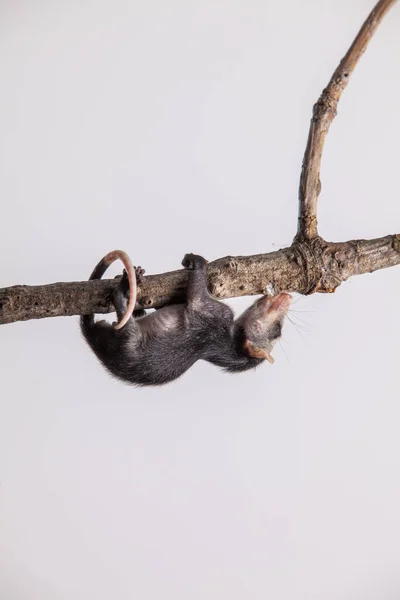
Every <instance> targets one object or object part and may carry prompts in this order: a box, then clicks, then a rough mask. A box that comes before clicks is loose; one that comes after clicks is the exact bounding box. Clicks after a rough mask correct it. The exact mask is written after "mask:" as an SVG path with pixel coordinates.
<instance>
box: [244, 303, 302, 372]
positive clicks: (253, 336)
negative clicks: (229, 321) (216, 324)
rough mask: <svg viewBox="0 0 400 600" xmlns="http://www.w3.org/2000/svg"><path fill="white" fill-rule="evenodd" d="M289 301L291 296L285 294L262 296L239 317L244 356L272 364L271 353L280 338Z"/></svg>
mask: <svg viewBox="0 0 400 600" xmlns="http://www.w3.org/2000/svg"><path fill="white" fill-rule="evenodd" d="M291 301H292V296H291V295H290V294H287V293H286V292H282V293H280V294H278V296H273V297H269V296H263V297H262V298H260V299H259V300H257V301H256V302H255V303H254V304H253V305H252V306H250V308H248V309H247V310H246V311H245V312H244V313H243V315H242V316H241V317H239V319H238V320H237V324H238V325H239V326H240V327H242V328H243V331H244V342H243V351H244V352H245V354H248V355H249V356H252V357H254V358H262V359H266V360H268V362H270V363H273V362H274V359H273V358H272V356H271V351H272V349H273V347H274V345H275V343H276V342H277V340H279V338H280V337H281V333H282V325H283V321H284V318H285V317H286V315H287V312H288V310H289V305H290V303H291Z"/></svg>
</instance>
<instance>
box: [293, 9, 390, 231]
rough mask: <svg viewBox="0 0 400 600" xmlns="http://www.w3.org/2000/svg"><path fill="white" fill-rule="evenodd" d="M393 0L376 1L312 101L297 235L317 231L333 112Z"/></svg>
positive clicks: (300, 189)
mask: <svg viewBox="0 0 400 600" xmlns="http://www.w3.org/2000/svg"><path fill="white" fill-rule="evenodd" d="M396 1H397V0H380V1H379V2H378V4H377V5H376V6H375V8H374V9H373V10H372V12H371V13H370V15H369V17H368V18H367V20H366V21H365V23H364V25H363V26H362V27H361V29H360V31H359V33H358V35H357V37H356V39H355V40H354V42H353V43H352V45H351V46H350V48H349V50H348V51H347V54H346V55H345V56H344V57H343V58H342V60H341V62H340V64H339V66H338V67H337V69H336V71H335V72H334V74H333V75H332V77H331V80H330V82H329V83H328V85H327V87H326V88H325V89H324V90H323V92H322V94H321V96H320V97H319V100H318V102H317V103H316V104H315V105H314V109H313V116H312V119H311V124H310V131H309V133H308V141H307V147H306V151H305V153H304V158H303V165H302V168H301V176H300V188H299V222H298V230H297V235H298V237H304V238H308V239H311V238H313V237H316V236H317V235H318V227H317V203H318V197H319V194H320V192H321V181H320V178H319V172H320V167H321V158H322V151H323V149H324V143H325V137H326V134H327V133H328V131H329V127H330V125H331V123H332V121H333V119H334V118H335V116H336V111H337V106H338V103H339V100H340V97H341V95H342V93H343V90H344V89H345V87H346V86H347V84H348V82H349V79H350V75H351V74H352V72H353V71H354V69H355V67H356V65H357V63H358V61H359V59H360V57H361V56H362V54H363V53H364V52H365V50H366V48H367V46H368V43H369V41H370V39H371V38H372V36H373V35H374V33H375V31H376V29H377V28H378V26H379V24H380V22H381V21H382V19H383V17H384V16H385V14H386V13H387V12H388V10H389V9H390V8H391V7H392V6H393V4H395V3H396Z"/></svg>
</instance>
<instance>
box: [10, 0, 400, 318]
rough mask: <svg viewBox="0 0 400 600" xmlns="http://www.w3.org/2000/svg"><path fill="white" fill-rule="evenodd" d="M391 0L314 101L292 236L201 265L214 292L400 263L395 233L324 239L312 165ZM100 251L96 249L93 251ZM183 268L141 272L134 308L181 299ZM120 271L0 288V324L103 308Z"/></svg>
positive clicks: (286, 286)
mask: <svg viewBox="0 0 400 600" xmlns="http://www.w3.org/2000/svg"><path fill="white" fill-rule="evenodd" d="M395 2H396V0H380V1H379V2H378V3H377V5H376V6H375V8H374V9H373V11H372V12H371V14H370V15H369V17H368V18H367V20H366V21H365V23H364V25H363V26H362V28H361V30H360V32H359V34H358V35H357V37H356V39H355V40H354V42H353V44H352V45H351V47H350V49H349V50H348V52H347V54H346V55H345V56H344V58H343V59H342V61H341V62H340V64H339V66H338V68H337V69H336V71H335V72H334V74H333V76H332V78H331V80H330V82H329V84H328V86H327V87H326V88H325V90H324V91H323V92H322V94H321V96H320V98H319V100H318V102H317V103H316V104H315V106H314V111H313V117H312V120H311V125H310V131H309V136H308V141H307V147H306V151H305V155H304V159H303V165H302V171H301V178H300V189H299V224H298V232H297V235H296V238H295V240H294V242H293V244H292V245H291V246H290V247H288V248H284V249H282V250H278V251H276V252H271V253H269V254H258V255H254V256H237V257H232V256H227V257H225V258H220V259H218V260H216V261H214V262H212V263H210V264H209V265H208V267H207V274H208V282H209V289H210V292H211V293H212V294H213V295H214V296H215V297H216V298H221V299H222V298H231V297H237V296H246V295H254V294H263V293H268V294H275V293H278V292H280V291H284V290H286V291H290V292H298V293H300V294H311V293H313V292H324V293H330V292H334V291H335V289H336V288H337V287H338V286H339V285H340V284H341V283H342V282H343V281H346V280H347V279H348V278H349V277H352V276H353V275H362V274H364V273H372V272H373V271H376V270H378V269H384V268H387V267H392V266H395V265H398V264H400V236H399V235H397V234H394V235H388V236H386V237H383V238H379V239H375V240H352V241H349V242H341V243H333V242H326V241H325V240H323V239H322V238H321V237H319V235H318V229H317V203H318V197H319V194H320V190H321V183H320V178H319V171H320V165H321V156H322V151H323V146H324V142H325V137H326V134H327V132H328V129H329V127H330V124H331V122H332V121H333V119H334V117H335V116H336V109H337V105H338V102H339V99H340V97H341V94H342V92H343V90H344V88H345V87H346V85H347V83H348V81H349V78H350V75H351V73H352V71H353V70H354V68H355V66H356V64H357V62H358V60H359V58H360V56H361V55H362V54H363V52H364V51H365V49H366V47H367V45H368V42H369V40H370V39H371V37H372V35H373V34H374V32H375V30H376V29H377V27H378V25H379V23H380V22H381V20H382V18H383V17H384V15H385V14H386V12H387V11H388V10H389V8H390V7H391V6H392V5H393V4H395ZM98 258H99V257H96V259H98ZM186 278H187V274H186V272H185V270H183V269H181V270H179V271H172V272H170V273H163V274H159V275H150V276H147V277H144V278H143V282H142V284H141V285H140V288H139V289H138V302H137V308H140V307H142V308H160V307H161V306H165V305H167V304H173V303H177V302H181V301H182V300H183V299H184V291H185V286H186ZM118 282H119V278H116V279H112V280H102V281H85V282H72V283H53V284H50V285H41V286H24V285H17V286H14V287H9V288H4V289H0V324H4V323H12V322H14V321H26V320H28V319H40V318H44V317H58V316H71V315H79V314H91V313H108V312H111V311H112V310H113V309H114V307H113V304H112V301H111V297H112V291H113V288H114V287H115V286H116V285H118Z"/></svg>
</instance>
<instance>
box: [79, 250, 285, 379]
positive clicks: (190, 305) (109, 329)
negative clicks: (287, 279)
mask: <svg viewBox="0 0 400 600" xmlns="http://www.w3.org/2000/svg"><path fill="white" fill-rule="evenodd" d="M118 252H119V251H115V252H114V254H113V256H114V257H113V260H115V259H116V258H115V255H116V257H117V258H118ZM107 256H109V255H107ZM105 258H106V257H105ZM109 264H110V262H109V261H105V259H102V261H100V263H99V264H98V265H97V267H96V268H95V270H94V271H93V273H92V275H91V277H90V279H99V278H101V277H102V275H103V274H104V272H105V270H106V269H107V267H108V266H109ZM182 264H183V266H184V267H186V268H187V269H188V270H189V279H188V286H187V297H186V304H177V305H172V306H166V307H164V308H161V309H159V310H157V311H155V312H152V313H150V314H147V315H146V313H145V311H136V312H135V313H133V315H132V317H131V318H130V319H129V320H128V322H127V323H126V325H125V326H124V327H123V328H122V329H119V330H117V329H115V328H114V327H113V326H112V325H111V324H110V323H108V322H106V321H98V322H95V321H94V317H93V315H84V316H82V317H81V329H82V333H83V335H84V337H85V339H86V340H87V342H88V344H89V345H90V347H91V348H92V350H93V351H94V353H95V354H96V356H97V358H98V359H99V360H100V361H101V362H102V363H103V365H104V366H105V367H106V369H107V370H108V371H109V372H110V373H111V374H112V375H113V376H115V377H117V378H118V379H121V380H123V381H125V382H128V383H131V384H135V385H143V386H144V385H146V386H155V385H161V384H164V383H168V382H170V381H173V380H174V379H177V378H178V377H180V376H181V375H182V374H183V373H185V371H187V370H188V369H189V368H190V367H191V366H192V365H193V364H194V363H195V362H196V361H197V360H206V361H208V362H210V363H212V364H214V365H217V366H218V367H222V368H223V369H225V370H227V371H229V372H230V373H236V372H241V371H246V370H248V369H253V368H254V367H256V366H257V365H259V364H261V363H262V362H264V360H265V357H266V356H269V355H268V353H269V352H270V350H271V349H272V347H273V344H274V342H275V341H276V340H277V339H278V338H279V337H280V333H281V327H282V321H283V319H284V317H285V315H286V312H287V307H288V304H289V302H290V300H289V298H290V296H288V294H281V295H280V296H277V297H275V305H276V307H275V310H273V309H274V305H273V302H274V299H271V298H267V297H263V298H261V300H258V301H256V302H255V303H254V304H253V305H252V306H251V307H250V308H249V309H248V310H247V311H245V313H244V314H243V315H242V316H241V317H239V319H237V320H236V321H235V320H234V315H233V312H232V310H231V309H230V308H229V306H227V305H225V304H223V303H222V302H219V301H217V300H215V299H213V298H211V296H210V295H209V293H208V290H207V278H206V261H205V259H204V258H202V257H201V256H197V255H194V254H187V255H186V256H185V257H184V259H183V261H182ZM131 289H132V287H131ZM281 296H286V297H287V298H283V299H281V300H280V301H279V298H280V297H281ZM276 298H278V301H276ZM114 305H115V308H116V311H117V316H118V319H119V320H121V319H122V317H123V316H124V314H125V313H126V310H127V285H126V277H125V278H124V279H123V280H122V282H121V285H119V286H118V287H117V288H116V290H115V293H114ZM271 306H272V309H271ZM262 349H264V350H265V351H266V352H265V356H264V355H262V358H261V357H258V356H261V355H260V353H263V352H264V350H262ZM249 352H250V353H253V356H251V355H250V353H249ZM254 354H257V356H254ZM269 359H271V357H270V356H269ZM271 360H272V359H271Z"/></svg>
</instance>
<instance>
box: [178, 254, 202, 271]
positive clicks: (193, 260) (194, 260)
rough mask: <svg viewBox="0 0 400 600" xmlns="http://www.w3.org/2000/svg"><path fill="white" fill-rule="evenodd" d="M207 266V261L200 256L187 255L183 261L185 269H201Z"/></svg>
mask: <svg viewBox="0 0 400 600" xmlns="http://www.w3.org/2000/svg"><path fill="white" fill-rule="evenodd" d="M206 264H207V261H206V259H205V258H203V257H202V256H199V255H198V254H185V256H184V257H183V261H182V266H183V267H185V269H190V270H193V269H201V268H203V267H205V265H206Z"/></svg>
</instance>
